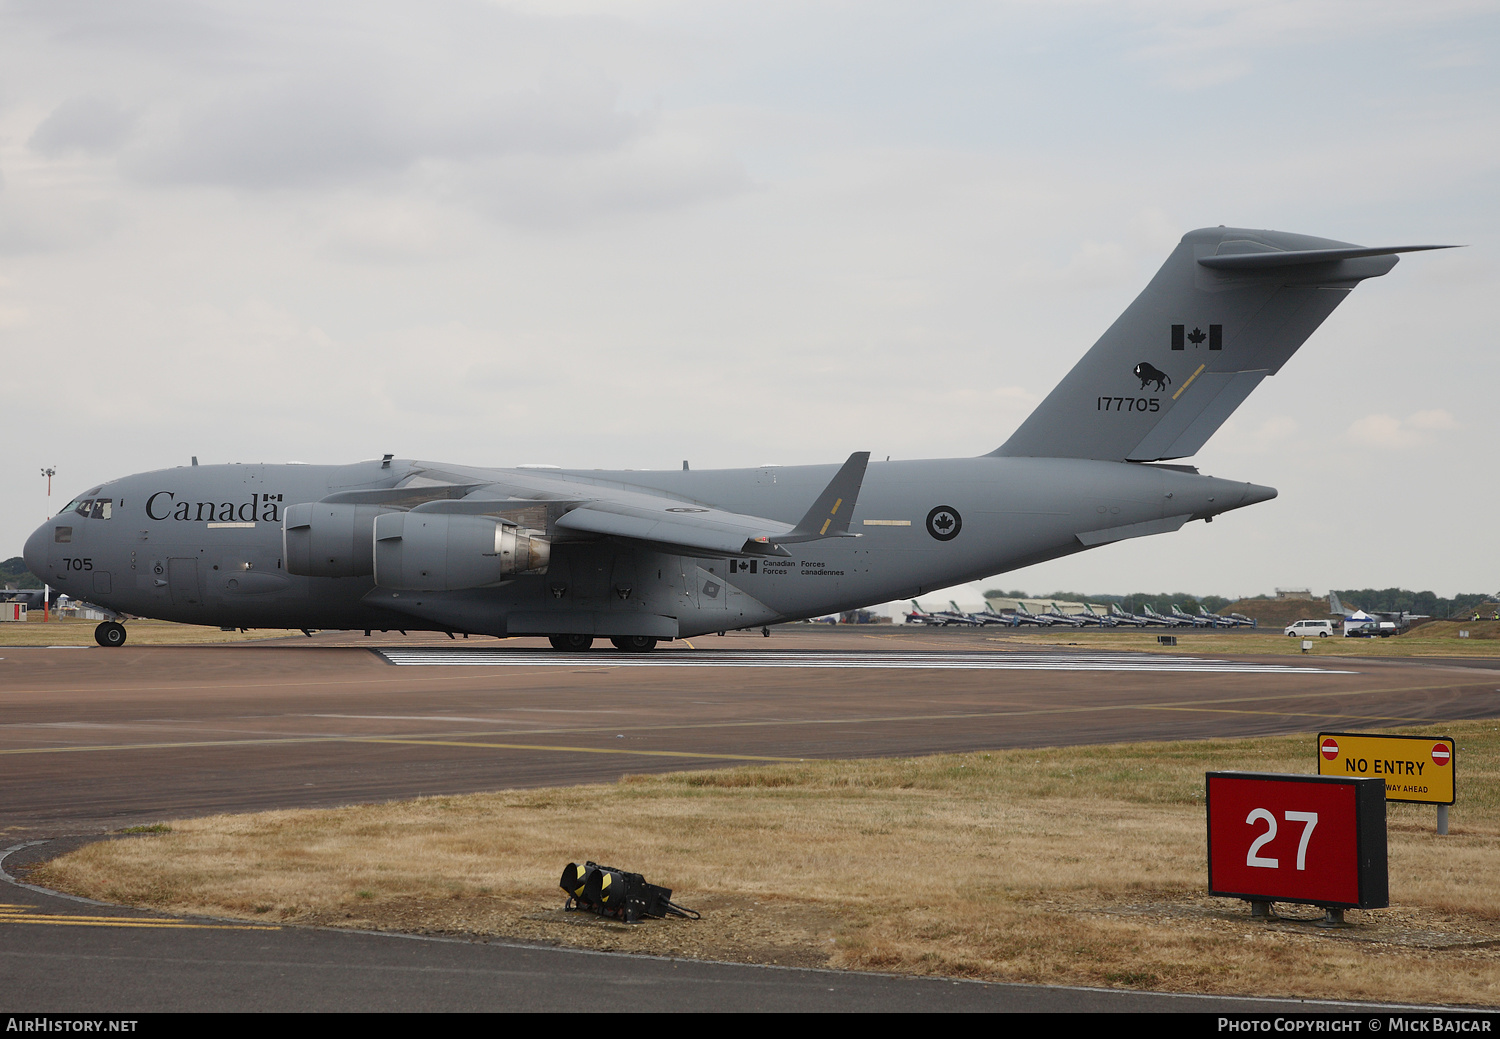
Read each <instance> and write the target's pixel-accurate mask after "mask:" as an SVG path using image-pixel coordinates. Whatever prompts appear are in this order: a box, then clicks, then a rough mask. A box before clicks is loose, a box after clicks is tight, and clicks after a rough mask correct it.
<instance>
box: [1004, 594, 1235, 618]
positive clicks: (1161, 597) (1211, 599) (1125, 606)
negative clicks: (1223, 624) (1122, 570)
mask: <svg viewBox="0 0 1500 1039" xmlns="http://www.w3.org/2000/svg"><path fill="white" fill-rule="evenodd" d="M984 594H985V597H986V598H990V597H993V598H996V599H1039V600H1041V601H1043V602H1051V601H1052V600H1054V599H1056V600H1057V601H1058V602H1093V603H1105V604H1108V603H1119V604H1120V609H1122V610H1124V611H1126V612H1127V613H1139V612H1140V609H1141V607H1143V606H1145V605H1146V604H1147V603H1150V604H1151V608H1152V609H1153V610H1168V609H1171V607H1172V604H1174V603H1175V604H1176V605H1178V606H1181V607H1182V608H1183V609H1184V610H1186V611H1187V612H1188V613H1197V612H1198V607H1199V606H1203V607H1206V608H1207V609H1208V612H1209V613H1218V612H1219V611H1220V610H1222V609H1223V608H1224V607H1226V606H1228V605H1229V604H1230V603H1232V602H1234V601H1235V600H1233V599H1226V598H1224V597H1223V596H1222V595H1190V594H1188V593H1187V592H1154V593H1153V592H1131V593H1130V594H1129V595H1107V594H1102V593H1097V592H1089V593H1088V594H1085V593H1083V592H1064V591H1058V592H1049V593H1048V594H1046V595H1029V594H1027V593H1026V592H1021V591H1015V592H1003V591H1000V590H999V589H998V588H995V589H990V590H988V591H986V592H985V593H984Z"/></svg>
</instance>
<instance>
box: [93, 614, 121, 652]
mask: <svg viewBox="0 0 1500 1039" xmlns="http://www.w3.org/2000/svg"><path fill="white" fill-rule="evenodd" d="M94 641H95V642H97V643H99V645H101V646H104V647H105V648H106V649H113V648H114V647H115V646H123V645H125V625H123V624H119V623H117V622H115V621H105V622H104V623H103V624H101V625H99V626H98V627H97V628H95V629H94Z"/></svg>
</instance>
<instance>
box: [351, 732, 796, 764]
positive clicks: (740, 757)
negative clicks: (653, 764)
mask: <svg viewBox="0 0 1500 1039" xmlns="http://www.w3.org/2000/svg"><path fill="white" fill-rule="evenodd" d="M359 742H361V743H398V744H411V745H413V746H418V747H484V748H487V749H494V750H555V751H558V752H559V753H564V754H638V755H644V756H646V757H652V758H713V759H716V760H723V761H781V762H797V761H806V760H807V759H806V758H778V757H773V756H771V755H769V754H716V753H714V752H712V751H693V750H637V749H633V748H630V747H560V746H557V745H556V744H551V743H489V742H481V741H477V740H416V739H402V738H400V737H375V738H371V739H363V740H360V741H359Z"/></svg>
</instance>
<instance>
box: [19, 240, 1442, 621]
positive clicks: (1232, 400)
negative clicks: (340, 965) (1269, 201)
mask: <svg viewBox="0 0 1500 1039" xmlns="http://www.w3.org/2000/svg"><path fill="white" fill-rule="evenodd" d="M1433 248H1444V247H1443V246H1393V247H1388V248H1363V247H1360V246H1356V245H1350V244H1348V243H1345V242H1336V241H1330V240H1328V239H1323V238H1310V237H1307V236H1305V235H1294V234H1286V233H1283V232H1277V231H1255V230H1242V229H1235V228H1226V227H1216V228H1206V229H1202V230H1198V231H1193V232H1190V233H1189V234H1187V235H1185V236H1184V237H1183V239H1182V242H1181V244H1179V245H1178V246H1177V248H1176V249H1175V250H1174V251H1173V252H1172V254H1171V256H1170V257H1169V258H1168V259H1167V261H1166V263H1165V265H1163V267H1162V268H1161V270H1160V271H1159V272H1158V273H1157V274H1156V277H1155V278H1153V279H1152V280H1151V283H1150V284H1149V285H1147V286H1146V289H1145V290H1144V291H1143V292H1142V293H1141V294H1140V296H1139V297H1137V299H1136V300H1135V302H1133V303H1132V304H1131V305H1130V307H1129V309H1127V310H1126V311H1125V312H1124V314H1122V315H1121V316H1120V317H1119V319H1118V320H1116V321H1115V323H1114V324H1113V325H1111V326H1110V328H1109V329H1108V330H1107V331H1106V332H1105V333H1104V335H1103V337H1101V338H1100V339H1099V341H1098V342H1097V343H1095V344H1094V346H1093V348H1092V349H1091V350H1090V351H1089V352H1088V353H1087V354H1085V355H1084V357H1083V359H1082V360H1080V361H1079V362H1078V364H1077V365H1076V366H1075V367H1074V368H1073V370H1072V371H1071V372H1069V373H1068V375H1067V376H1066V378H1064V379H1063V381H1062V382H1061V383H1060V384H1059V385H1058V386H1057V388H1056V389H1054V390H1053V391H1052V393H1051V394H1050V395H1049V396H1048V397H1047V399H1046V400H1044V401H1043V402H1042V403H1041V405H1040V406H1039V407H1037V409H1036V410H1035V411H1034V412H1033V413H1032V414H1031V415H1030V416H1029V417H1028V418H1027V419H1026V420H1025V421H1024V422H1023V423H1022V424H1021V426H1020V428H1019V429H1017V430H1016V432H1015V433H1014V434H1013V435H1012V436H1011V438H1010V439H1009V440H1007V441H1006V442H1005V443H1004V444H1002V445H1001V446H1000V447H998V448H996V449H995V450H994V451H991V452H990V453H989V454H986V455H983V456H981V457H978V458H948V459H936V460H929V461H896V462H891V461H886V462H875V463H873V464H872V463H870V461H869V458H870V456H869V453H868V452H864V451H861V452H856V453H854V454H852V455H850V456H849V459H848V460H847V461H846V462H844V463H843V464H842V465H810V466H789V467H762V468H757V469H728V470H717V471H698V470H694V471H689V470H687V469H686V468H684V469H683V470H682V471H680V472H679V471H675V470H671V471H656V472H650V471H645V472H643V471H624V472H606V471H600V470H570V469H553V468H535V467H519V468H498V469H490V468H474V467H471V466H463V465H450V464H446V463H441V462H421V461H409V460H404V459H397V458H394V457H392V456H390V455H386V456H385V457H384V458H383V459H380V460H376V461H368V462H356V463H354V464H352V465H337V466H327V465H295V464H294V465H205V466H198V465H193V466H185V467H179V468H176V469H165V470H160V471H157V472H151V473H142V474H140V475H137V476H127V477H124V478H123V479H118V480H113V481H110V482H109V483H103V484H100V485H99V486H97V487H91V488H90V489H89V490H87V491H85V492H84V493H83V494H82V495H80V496H79V498H78V499H76V500H75V502H74V503H72V504H70V505H69V506H68V507H67V508H66V509H64V510H63V511H62V512H61V513H59V514H58V515H57V516H55V517H54V518H53V519H52V520H50V521H48V522H47V523H46V524H44V525H43V526H42V527H40V528H39V529H38V530H37V531H36V532H35V533H34V534H32V535H31V537H30V538H29V539H28V540H27V542H26V548H25V558H26V565H27V566H28V567H29V568H30V569H31V571H32V572H33V573H34V574H37V575H38V576H41V577H43V578H44V579H45V580H47V581H49V582H51V583H52V584H54V585H56V586H57V587H58V588H60V589H62V590H64V591H66V592H67V593H68V594H69V595H73V596H77V597H81V598H87V599H88V600H89V601H90V602H92V603H95V604H97V605H99V606H100V607H102V608H104V609H106V610H109V611H112V612H113V614H114V615H115V619H113V620H108V621H105V622H104V623H103V624H101V625H99V628H98V631H97V632H96V637H97V639H98V641H99V643H100V644H101V645H105V646H119V645H122V644H123V643H124V642H125V637H126V631H125V628H124V626H123V625H122V624H121V623H119V622H120V620H121V619H124V618H125V617H126V616H127V615H129V616H141V617H158V618H162V619H165V620H172V621H182V622H187V623H193V624H216V625H219V626H221V627H226V628H229V627H235V628H301V629H304V630H309V631H310V630H311V629H314V628H333V629H364V630H366V631H369V630H374V629H380V630H392V629H394V630H411V629H417V630H426V631H446V632H448V633H449V634H450V635H451V634H453V633H455V632H462V633H466V634H467V633H474V634H486V635H499V636H508V635H541V636H547V637H549V638H550V639H551V641H552V644H553V646H555V647H556V648H557V649H560V650H582V649H586V648H588V647H589V646H590V645H591V644H592V642H593V640H594V639H595V638H596V637H605V638H608V639H610V640H611V641H612V642H613V643H614V645H615V646H616V647H617V648H619V649H622V650H649V649H651V648H653V647H654V646H655V645H656V644H657V642H658V641H659V640H662V639H675V638H685V637H689V636H693V635H699V634H703V633H705V632H713V631H724V630H726V629H731V628H736V629H738V628H750V627H760V626H762V625H766V624H770V623H772V622H776V621H785V620H793V619H798V618H804V617H818V616H822V615H824V614H829V613H840V612H844V611H848V610H854V609H858V608H860V607H863V606H868V605H870V604H872V603H879V602H886V601H889V600H891V599H910V598H913V597H914V596H918V595H922V594H924V593H927V592H930V591H932V590H933V589H937V588H944V587H947V586H949V585H953V584H958V583H960V582H963V581H971V580H977V579H979V578H982V577H988V576H990V575H993V574H998V573H1001V572H1003V571H1006V570H1013V569H1016V568H1017V567H1023V566H1029V565H1031V564H1033V563H1040V562H1042V561H1044V560H1048V559H1056V558H1058V557H1059V556H1066V555H1070V554H1072V553H1074V552H1081V551H1083V550H1084V549H1088V548H1094V547H1097V546H1099V545H1107V544H1111V543H1114V542H1117V541H1123V540H1125V539H1127V538H1138V537H1143V536H1145V535H1148V534H1164V533H1167V532H1169V531H1174V530H1177V529H1178V528H1179V527H1181V526H1182V525H1183V524H1184V523H1187V522H1188V521H1190V520H1199V519H1201V520H1206V521H1207V520H1212V519H1213V517H1214V516H1216V515H1218V514H1219V513H1222V512H1227V511H1229V510H1231V509H1238V508H1242V507H1243V506H1246V505H1253V504H1255V503H1256V502H1262V501H1266V500H1267V499H1269V498H1272V497H1275V495H1276V491H1275V490H1273V489H1272V488H1270V487H1261V486H1257V485H1255V484H1252V483H1240V482H1237V481H1233V480H1225V479H1219V478H1216V477H1212V476H1203V475H1200V474H1199V472H1198V470H1197V469H1195V468H1193V467H1191V466H1186V465H1176V464H1170V463H1171V460H1173V459H1181V458H1186V457H1188V456H1190V455H1192V454H1194V453H1195V452H1196V451H1197V450H1198V449H1199V448H1200V447H1202V446H1203V444H1204V442H1205V441H1206V440H1208V438H1209V436H1210V435H1212V434H1213V432H1214V431H1215V430H1216V429H1218V428H1219V426H1220V425H1221V424H1222V423H1223V422H1224V420H1225V419H1226V418H1228V417H1229V415H1230V414H1231V413H1232V412H1233V411H1234V409H1235V408H1236V407H1238V406H1239V404H1240V403H1241V402H1242V401H1243V400H1244V399H1245V398H1246V397H1247V396H1248V395H1249V393H1250V391H1251V390H1253V389H1254V388H1255V387H1256V385H1258V384H1259V383H1260V381H1261V380H1262V379H1263V378H1265V377H1266V376H1268V375H1274V374H1276V372H1277V371H1279V370H1280V369H1281V366H1282V365H1283V364H1285V363H1286V361H1287V359H1288V358H1290V357H1291V355H1292V354H1293V353H1294V352H1295V351H1296V350H1297V348H1298V347H1299V346H1301V345H1302V343H1303V342H1304V341H1305V340H1306V339H1307V337H1308V336H1309V335H1311V334H1312V332H1313V330H1314V329H1316V328H1317V327H1318V325H1319V324H1321V323H1322V321H1323V319H1324V318H1326V317H1327V316H1328V315H1329V314H1330V313H1332V311H1333V309H1334V308H1335V307H1337V306H1338V305H1339V303H1341V302H1342V301H1343V299H1344V297H1345V296H1346V295H1347V294H1348V293H1349V291H1350V290H1351V289H1352V288H1353V287H1354V286H1355V285H1356V284H1357V283H1358V282H1360V281H1362V280H1363V279H1365V278H1372V277H1377V276H1379V275H1383V274H1385V273H1386V272H1387V271H1389V270H1390V269H1391V268H1392V267H1393V266H1395V264H1396V262H1397V257H1396V255H1395V254H1396V253H1400V252H1413V251H1418V250H1422V249H1433Z"/></svg>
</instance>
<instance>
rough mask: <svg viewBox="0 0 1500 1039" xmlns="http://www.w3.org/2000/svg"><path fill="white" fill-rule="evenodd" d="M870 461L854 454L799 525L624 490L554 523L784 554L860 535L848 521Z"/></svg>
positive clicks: (734, 551)
mask: <svg viewBox="0 0 1500 1039" xmlns="http://www.w3.org/2000/svg"><path fill="white" fill-rule="evenodd" d="M869 460H870V452H868V451H856V452H855V453H854V454H852V455H850V456H849V459H848V461H846V462H845V463H844V464H843V465H842V466H841V467H840V468H839V471H838V472H837V473H835V474H834V477H833V479H832V480H830V481H829V483H828V486H827V487H825V488H824V489H823V492H822V493H821V494H819V495H818V497H817V498H816V499H815V500H814V501H813V503H812V505H811V506H810V507H809V508H808V510H807V513H806V514H805V515H804V516H803V517H802V519H801V520H799V521H798V522H797V523H796V524H795V525H793V524H790V523H783V522H780V521H778V520H772V519H765V518H763V517H760V516H747V515H744V514H742V513H737V512H728V511H726V510H723V509H716V508H713V507H711V506H705V505H699V504H695V503H691V502H684V501H677V500H675V499H673V498H667V497H662V496H660V495H655V494H645V493H642V492H639V491H629V490H623V489H620V490H616V489H610V490H609V491H608V492H606V493H605V494H603V495H601V496H600V497H598V498H595V499H593V500H591V501H588V502H586V503H584V504H582V505H580V506H579V507H578V508H575V509H571V510H569V511H568V512H566V513H564V514H563V515H562V516H561V517H559V518H558V520H557V522H556V525H557V526H558V527H559V528H561V529H563V530H572V531H581V532H587V533H591V534H610V535H613V536H615V537H626V538H634V539H636V540H639V541H651V542H655V543H657V544H666V545H678V546H682V547H684V548H690V549H700V550H706V551H709V552H716V553H718V552H722V553H728V554H731V555H737V554H748V553H754V554H762V555H777V556H786V555H790V553H789V552H787V551H786V550H785V549H784V548H782V547H781V546H782V545H783V544H786V545H793V544H801V543H803V542H807V541H819V540H822V539H823V538H848V537H858V536H859V535H858V534H852V533H850V532H849V517H850V515H851V514H852V513H853V512H854V503H855V501H856V499H857V498H858V497H859V489H860V487H861V485H862V484H863V483H864V477H865V466H866V465H867V463H868V462H869Z"/></svg>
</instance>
